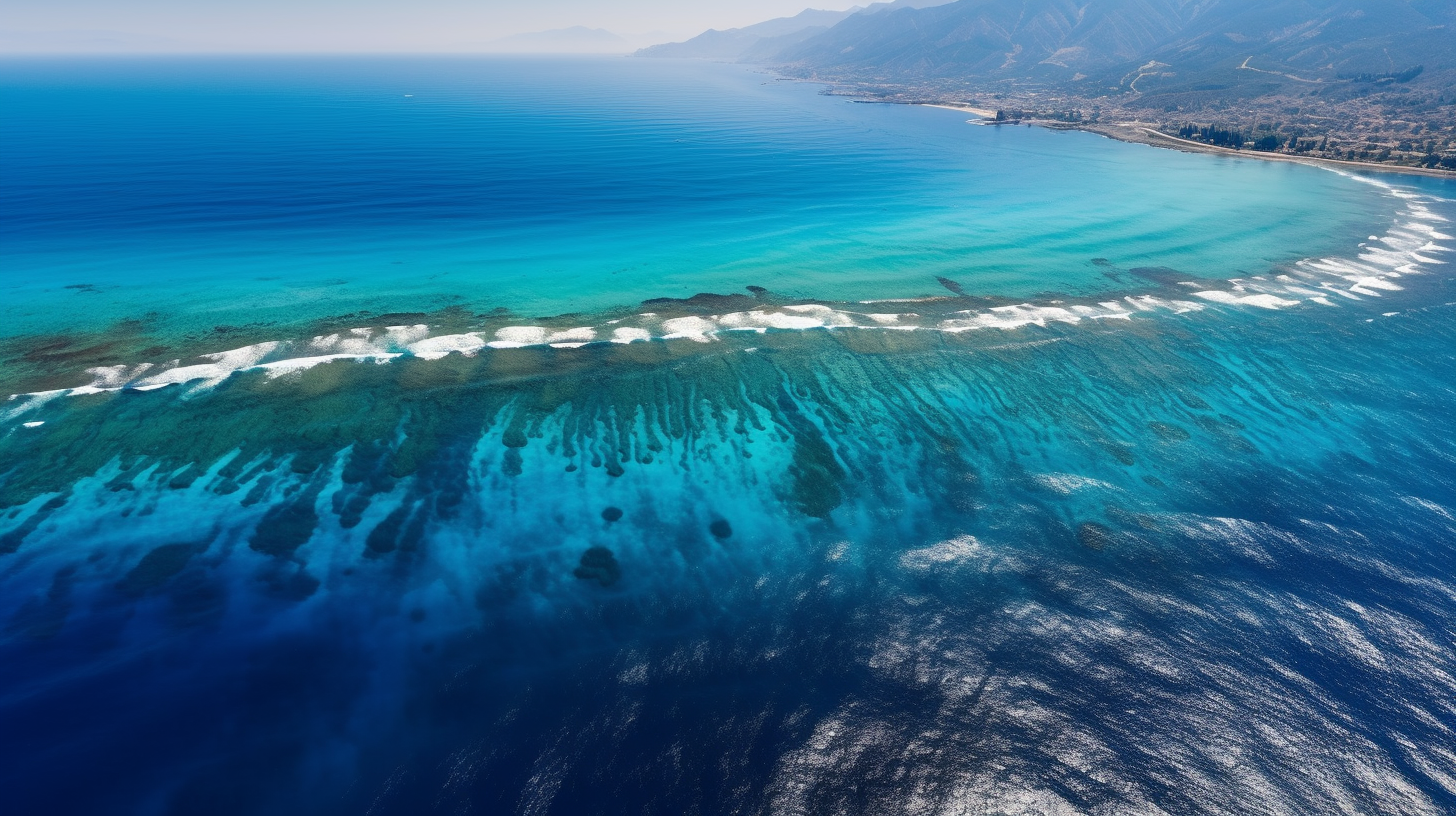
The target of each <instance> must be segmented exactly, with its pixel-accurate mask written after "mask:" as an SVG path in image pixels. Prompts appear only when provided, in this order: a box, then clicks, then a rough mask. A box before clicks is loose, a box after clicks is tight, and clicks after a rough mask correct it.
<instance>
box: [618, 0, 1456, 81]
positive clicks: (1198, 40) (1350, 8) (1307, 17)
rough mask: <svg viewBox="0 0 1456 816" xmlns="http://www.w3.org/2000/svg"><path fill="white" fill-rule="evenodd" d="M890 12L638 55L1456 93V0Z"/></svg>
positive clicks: (1039, 1)
mask: <svg viewBox="0 0 1456 816" xmlns="http://www.w3.org/2000/svg"><path fill="white" fill-rule="evenodd" d="M882 5H883V6H884V8H880V9H875V8H874V7H871V8H870V9H856V10H851V11H849V12H819V11H809V12H805V13H803V14H800V15H799V16H797V17H793V18H785V19H782V20H774V21H770V22H769V23H762V24H760V25H759V26H750V27H748V28H743V29H736V30H733V31H727V32H714V31H710V32H707V33H705V34H703V35H701V36H699V37H697V38H695V39H694V40H690V41H688V42H686V43H677V44H671V45H665V46H654V47H653V48H650V49H645V50H644V51H641V52H638V53H639V54H640V55H642V56H698V57H705V58H711V59H727V60H738V61H749V62H759V63H765V64H773V65H778V66H784V67H787V68H791V69H793V70H795V71H797V72H798V73H801V74H803V75H809V76H820V77H831V78H859V79H865V78H874V79H878V80H886V81H893V80H897V79H898V80H902V81H903V80H916V81H924V80H936V79H958V80H966V79H976V80H983V81H987V82H996V81H1014V82H1020V83H1027V82H1031V83H1037V84H1043V85H1048V86H1053V87H1061V88H1064V89H1067V90H1069V91H1075V92H1077V93H1079V94H1081V95H1087V96H1097V95H1107V94H1115V93H1118V92H1123V93H1140V94H1148V93H1162V94H1167V93H1174V94H1178V93H1203V92H1207V91H1209V90H1224V91H1229V92H1231V93H1232V94H1233V95H1235V96H1240V95H1248V94H1250V93H1253V94H1259V93H1264V92H1267V91H1268V90H1269V88H1270V87H1271V86H1282V85H1290V84H1296V85H1297V84H1299V83H1304V84H1307V85H1310V86H1315V85H1319V84H1323V83H1331V82H1336V81H1347V82H1350V81H1362V80H1363V81H1367V82H1373V83H1382V82H1387V83H1388V82H1398V81H1402V80H1404V81H1409V80H1410V79H1413V78H1414V77H1415V76H1421V75H1424V77H1425V79H1424V83H1426V84H1430V83H1446V85H1447V87H1450V86H1451V85H1452V84H1453V83H1452V79H1453V75H1456V70H1453V69H1456V2H1453V0H959V2H952V3H945V4H936V3H933V2H932V3H926V2H921V3H915V2H910V3H904V2H901V3H895V4H882ZM836 15H841V16H838V18H837V19H836ZM1412 72H1415V73H1414V76H1412V75H1411V73H1412ZM1212 85H1221V86H1223V87H1221V88H1218V89H1214V88H1211V87H1210V86H1212Z"/></svg>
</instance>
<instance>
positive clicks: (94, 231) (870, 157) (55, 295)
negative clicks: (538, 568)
mask: <svg viewBox="0 0 1456 816" xmlns="http://www.w3.org/2000/svg"><path fill="white" fill-rule="evenodd" d="M4 71H5V79H6V81H5V90H4V94H5V96H4V100H3V101H4V103H5V105H6V108H7V110H8V111H9V112H10V113H9V115H8V117H7V118H8V120H9V123H8V124H7V126H6V128H5V135H4V139H5V151H6V175H7V177H8V179H9V180H8V183H7V184H6V185H5V188H4V190H3V192H0V195H3V196H4V198H3V199H0V206H3V207H4V212H5V214H6V224H7V226H6V241H5V243H4V246H3V252H4V255H3V256H0V260H3V268H4V270H5V272H4V273H3V277H0V285H3V286H5V287H6V291H8V292H11V293H13V295H14V298H15V299H14V300H13V301H12V303H13V304H15V305H14V306H12V308H11V310H10V312H11V314H10V315H9V319H8V320H7V321H6V325H5V326H4V327H3V328H0V331H3V332H4V333H5V334H8V335H14V334H19V333H28V332H37V331H52V330H57V329H72V330H74V329H76V328H80V327H81V326H79V325H78V322H79V321H78V318H80V319H82V320H84V321H85V324H87V325H89V326H96V327H101V326H104V325H105V323H104V321H107V320H115V319H122V318H135V317H138V316H140V315H142V314H146V313H149V312H158V313H160V319H162V320H175V321H178V322H179V326H178V328H179V329H185V330H194V329H196V328H199V327H200V328H210V326H209V325H208V324H209V323H213V324H239V323H253V322H260V321H272V322H282V323H287V322H294V321H298V320H300V319H303V318H319V317H330V316H334V315H339V314H345V313H350V312H355V311H360V310H364V309H369V310H372V311H375V312H381V313H382V312H400V311H417V310H430V309H434V308H439V307H440V306H442V305H448V304H455V303H459V304H462V305H464V306H466V307H468V308H470V309H472V310H475V311H486V310H489V309H492V308H506V309H510V310H512V311H514V312H517V313H520V314H524V315H529V316H542V315H555V314H561V313H564V312H580V311H596V310H603V309H608V308H613V307H631V306H634V305H636V304H637V303H638V302H640V301H642V300H646V299H649V298H660V297H689V296H691V295H694V294H697V293H699V292H719V293H729V292H742V291H743V287H745V286H750V285H756V286H761V287H765V288H767V289H770V290H772V291H774V292H775V293H779V294H782V295H784V296H787V297H793V298H828V299H834V300H860V299H871V298H898V297H907V296H916V295H935V294H939V295H944V294H945V293H946V292H945V290H944V289H943V288H942V287H941V286H940V285H938V284H937V282H936V277H937V276H940V277H945V278H949V279H952V280H956V281H964V282H965V283H966V284H968V285H969V286H970V288H971V289H974V290H975V293H976V294H981V295H1008V296H1011V297H1027V296H1029V295H1033V294H1036V293H1040V292H1048V291H1055V292H1060V293H1073V294H1093V293H1099V292H1109V291H1114V290H1116V289H1118V288H1120V287H1125V286H1126V285H1127V282H1126V281H1122V282H1119V281H1118V280H1116V279H1113V278H1110V277H1109V276H1108V275H1106V274H1104V273H1105V271H1106V270H1105V269H1103V268H1100V267H1098V266H1097V265H1094V264H1093V263H1092V260H1093V259H1094V258H1105V259H1107V260H1108V261H1110V262H1111V263H1113V264H1115V265H1117V266H1120V267H1123V268H1135V267H1142V266H1166V267H1173V268H1176V269H1185V270H1193V271H1196V272H1197V273H1198V274H1200V275H1204V276H1209V277H1234V276H1236V275H1239V274H1240V273H1247V274H1260V273H1262V272H1264V271H1266V270H1267V269H1268V268H1269V267H1270V266H1271V265H1272V264H1275V263H1280V262H1290V261H1295V260H1298V259H1300V258H1304V257H1309V256H1316V255H1323V254H1328V253H1333V252H1337V251H1349V250H1350V249H1352V248H1353V245H1352V243H1351V238H1352V237H1353V236H1359V237H1360V238H1363V237H1364V236H1365V235H1368V234H1374V233H1375V232H1379V231H1381V230H1383V229H1384V227H1385V226H1386V225H1387V224H1388V221H1389V218H1390V215H1391V214H1392V212H1393V208H1392V207H1391V206H1390V204H1391V202H1390V201H1388V200H1382V199H1381V198H1380V197H1378V196H1371V195H1369V191H1368V190H1364V189H1361V188H1360V187H1359V186H1358V185H1353V184H1350V183H1348V182H1347V181H1344V180H1342V179H1340V178H1339V177H1337V176H1334V175H1332V174H1329V173H1325V172H1320V171H1317V170H1312V169H1309V168H1305V167H1294V166H1288V165H1276V164H1260V163H1254V162H1234V161H1227V160H1210V159H1206V158H1196V157H1192V156H1186V155H1182V154H1178V153H1173V152H1169V151H1158V150H1154V149H1151V148H1142V147H1127V146H1125V145H1119V144H1115V143H1112V142H1108V141H1106V140H1102V139H1098V138H1096V137H1091V136H1087V135H1084V134H1073V133H1056V132H1050V131H1044V130H1036V129H1024V128H1023V129H998V128H985V127H972V126H969V125H967V124H966V120H967V115H966V114H962V113H957V112H954V111H945V110H937V109H928V108H910V107H904V106H889V105H863V104H854V103H851V102H849V101H847V100H845V99H843V98H839V97H828V96H822V95H820V94H819V90H820V89H819V87H818V86H814V85H806V84H792V83H785V82H774V81H772V78H771V77H768V76H765V75H762V74H758V73H753V72H750V71H747V70H744V69H738V68H725V67H723V66H716V65H700V64H693V63H685V64H675V65H673V66H671V67H670V68H663V67H660V66H655V65H651V64H647V63H645V62H643V61H636V60H621V59H614V60H582V61H564V62H563V61H533V60H528V59H511V60H454V61H451V60H424V59H420V60H390V61H384V62H380V61H378V60H372V61H371V60H357V61H349V60H319V61H309V60H233V61H222V60H217V61H205V62H200V63H199V62H188V61H185V60H170V61H121V62H110V63H86V62H81V63H54V62H16V61H11V62H9V63H7V64H6V65H5V67H4ZM66 286H89V287H91V288H88V289H85V290H77V289H66V288H64V287H66ZM78 293H80V294H78ZM78 307H79V308H78ZM77 311H80V312H81V314H80V315H77V314H76V312H77Z"/></svg>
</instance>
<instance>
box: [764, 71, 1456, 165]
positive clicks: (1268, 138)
mask: <svg viewBox="0 0 1456 816" xmlns="http://www.w3.org/2000/svg"><path fill="white" fill-rule="evenodd" d="M789 73H790V74H791V75H792V71H790V72H789ZM1410 73H1411V72H1409V71H1407V72H1405V74H1404V76H1403V75H1391V76H1379V77H1368V76H1360V77H1352V78H1347V79H1344V80H1338V79H1337V80H1334V81H1331V82H1319V83H1315V82H1309V83H1305V84H1303V85H1301V84H1298V83H1281V84H1280V85H1279V86H1278V90H1277V92H1275V93H1270V94H1266V95H1260V96H1251V97H1245V98H1229V97H1227V96H1220V95H1217V94H1214V93H1212V92H1207V93H1198V92H1181V93H1176V94H1153V93H1148V94H1139V93H1136V92H1132V93H1120V94H1112V93H1109V94H1107V95H1104V96H1095V95H1084V94H1078V93H1072V92H1069V91H1067V90H1064V89H1060V88H1057V87H1049V86H1046V85H1040V84H1032V83H1026V82H1006V81H1003V82H998V83H988V82H977V81H971V80H966V81H957V80H953V79H938V80H921V81H916V80H906V79H903V78H899V77H897V78H895V79H894V80H890V81H874V80H862V79H857V78H854V77H815V78H816V79H818V80H820V81H824V80H826V79H827V80H829V81H831V83H832V85H831V89H830V90H829V91H828V92H829V93H831V94H835V95H845V96H849V97H852V98H856V99H862V100H866V101H880V102H889V103H899V104H931V105H942V106H946V107H961V108H965V109H967V110H975V111H979V112H983V113H985V114H986V115H987V119H988V120H989V123H991V124H1000V125H1034V126H1040V127H1050V128H1056V129H1075V130H1088V131H1093V132H1096V133H1101V134H1103V135H1105V136H1108V137H1111V138H1115V139H1120V140H1122V141H1131V142H1141V143H1147V144H1155V145H1158V146H1162V147H1173V148H1177V149H1185V150H1195V151H1199V152H1211V153H1219V152H1225V151H1237V152H1241V153H1245V154H1248V155H1254V156H1260V157H1265V158H1281V157H1282V158H1287V159H1304V160H1318V161H1323V162H1339V163H1354V164H1375V165H1381V166H1385V167H1388V168H1390V169H1404V170H1406V171H1414V172H1421V173H1422V174H1431V175H1443V176H1444V175H1456V88H1440V87H1437V88H1431V87H1429V85H1427V86H1424V87H1422V86H1413V83H1410V79H1413V78H1414V77H1410V78H1409V79H1407V78H1406V77H1408V76H1409V74H1410ZM1417 75H1418V72H1417ZM1402 79H1405V81H1402ZM1307 86H1308V87H1307Z"/></svg>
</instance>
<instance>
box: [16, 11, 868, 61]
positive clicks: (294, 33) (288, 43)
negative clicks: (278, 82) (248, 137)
mask: <svg viewBox="0 0 1456 816" xmlns="http://www.w3.org/2000/svg"><path fill="white" fill-rule="evenodd" d="M854 5H857V4H856V3H855V2H853V0H827V2H823V3H812V2H806V0H741V2H736V3H725V2H721V1H720V0H677V1H676V2H674V0H629V2H601V0H534V2H525V0H486V1H485V2H481V3H467V2H463V0H422V2H419V3H416V4H412V5H410V6H408V7H405V6H402V5H401V4H398V3H393V2H389V0H366V1H365V2H362V3H350V4H345V3H342V2H339V0H293V2H283V0H257V2H249V3H239V2H230V1H229V0H203V2H192V3H189V2H182V0H137V2H131V3H127V4H126V5H125V6H124V7H123V6H118V5H117V4H114V3H107V2H102V0H48V1H47V2H41V1H40V0H5V2H3V3H0V19H3V20H4V21H5V22H4V23H3V25H0V53H3V54H23V53H116V52H127V53H177V52H229V53H246V52H452V51H469V50H478V49H480V48H482V47H484V46H486V45H487V44H489V43H491V42H492V41H493V40H497V39H500V38H504V37H510V36H513V35H517V34H526V33H533V32H539V31H549V30H554V29H564V28H571V27H574V26H582V27H586V28H601V29H606V30H608V31H611V32H612V33H614V34H618V35H620V36H622V37H624V38H625V39H627V40H628V41H629V42H630V43H631V44H632V45H633V46H640V45H648V44H651V43H654V42H663V41H666V40H669V39H677V38H683V37H690V36H693V35H696V34H698V33H701V32H702V31H704V30H706V29H709V28H719V29H725V28H735V27H740V26H746V25H752V24H754V23H758V22H761V21H763V20H766V19H769V18H772V17H781V16H792V15H794V14H798V13H799V12H801V11H803V10H804V9H805V8H809V7H811V6H812V7H816V8H830V9H845V8H850V7H852V6H854Z"/></svg>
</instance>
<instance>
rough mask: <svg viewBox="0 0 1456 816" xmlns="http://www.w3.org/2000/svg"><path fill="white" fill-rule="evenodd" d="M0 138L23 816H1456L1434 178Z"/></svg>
mask: <svg viewBox="0 0 1456 816" xmlns="http://www.w3.org/2000/svg"><path fill="white" fill-rule="evenodd" d="M980 101H981V102H982V104H983V105H986V106H992V105H994V100H992V99H989V98H988V99H985V100H980ZM0 111H3V113H0V792H3V794H0V796H3V800H4V804H3V805H0V809H3V811H4V812H5V813H7V814H14V815H15V816H22V815H24V816H29V814H48V815H50V814H98V813H104V814H115V815H117V816H120V815H121V814H157V815H159V816H160V815H162V814H209V815H210V816H230V815H231V814H269V815H270V816H272V815H275V814H276V815H280V816H288V815H290V814H310V815H311V816H318V815H321V814H521V815H522V816H540V815H542V814H569V815H572V816H575V815H577V814H675V815H676V814H703V815H707V814H775V815H777V814H784V815H785V816H789V815H792V814H877V815H878V814H925V815H926V816H931V815H932V814H933V815H935V816H940V815H942V814H944V815H946V816H949V814H966V815H967V816H970V815H972V814H976V815H982V814H983V815H984V816H1063V815H1064V814H1096V815H1099V816H1101V815H1110V814H1140V815H1141V814H1152V815H1157V814H1169V815H1170V816H1172V815H1177V816H1183V815H1184V814H1299V815H1303V814H1315V813H1346V814H1431V815H1432V816H1439V814H1448V813H1453V812H1456V434H1453V433H1452V428H1453V427H1456V267H1453V265H1452V262H1453V260H1456V253H1453V252H1452V250H1453V249H1456V237H1453V236H1456V223H1453V221H1456V182H1453V181H1451V180H1446V179H1440V178H1427V177H1421V176H1404V175H1393V174H1386V173H1378V172H1372V171H1369V170H1368V169H1361V168H1351V169H1327V168H1321V167H1313V166H1307V165H1302V164H1293V163H1280V162H1268V161H1258V160H1254V159H1250V158H1243V157H1224V156H1209V155H1194V154H1187V153H1181V152H1176V151H1171V150H1163V149H1156V148H1152V147H1148V146H1144V145H1134V144H1125V143H1121V142H1116V141H1111V140H1108V139H1105V138H1102V137H1100V136H1097V135H1095V134H1091V133H1085V132H1077V131H1061V130H1050V129H1043V128H1032V127H1022V126H988V125H985V124H982V123H981V120H980V119H978V118H977V116H975V115H974V114H972V113H970V112H967V111H962V110H950V109H944V108H933V107H926V106H918V105H908V104H886V103H881V102H876V101H873V100H866V99H860V98H854V97H845V96H837V95H831V94H829V93H827V92H826V89H825V87H824V86H822V85H819V84H815V83H808V82H792V81H786V80H784V79H781V78H779V77H777V76H775V75H773V74H771V73H767V72H764V71H762V70H760V69H754V68H750V67H746V66H738V65H723V64H714V63H706V62H689V61H674V60H648V59H632V58H604V57H590V58H588V57H581V58H566V57H445V56H439V57H390V58H383V57H205V58H204V57H145V58H144V57H130V58H14V57H12V58H5V59H0Z"/></svg>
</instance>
